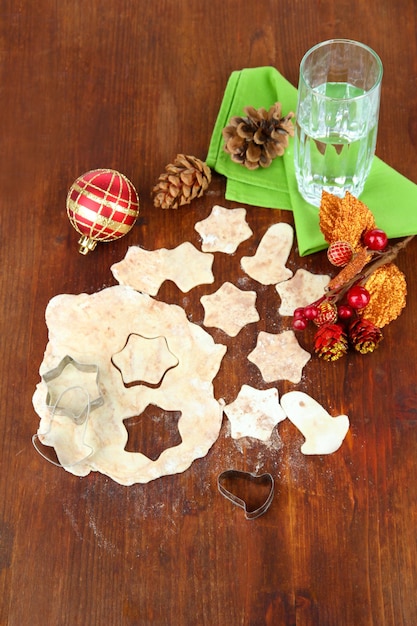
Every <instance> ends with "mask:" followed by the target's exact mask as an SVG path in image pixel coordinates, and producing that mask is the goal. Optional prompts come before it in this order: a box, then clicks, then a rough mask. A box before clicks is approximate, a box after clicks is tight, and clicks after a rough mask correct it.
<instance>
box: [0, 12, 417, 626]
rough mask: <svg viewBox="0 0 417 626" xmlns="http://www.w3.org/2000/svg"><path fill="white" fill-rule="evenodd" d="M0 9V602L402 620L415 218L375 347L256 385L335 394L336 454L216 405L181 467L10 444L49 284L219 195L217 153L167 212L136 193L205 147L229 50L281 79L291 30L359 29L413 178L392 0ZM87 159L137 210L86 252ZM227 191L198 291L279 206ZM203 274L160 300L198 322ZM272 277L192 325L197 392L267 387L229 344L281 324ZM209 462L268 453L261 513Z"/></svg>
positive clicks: (20, 621) (169, 620)
mask: <svg viewBox="0 0 417 626" xmlns="http://www.w3.org/2000/svg"><path fill="white" fill-rule="evenodd" d="M0 28H1V31H0V32H1V38H0V51H1V59H2V65H1V81H0V112H1V116H0V125H1V130H0V138H1V162H2V166H1V170H0V206H1V214H0V215H1V217H0V223H1V241H0V258H1V273H0V285H1V302H2V314H1V346H2V348H1V350H2V351H1V354H2V358H1V363H0V368H1V374H0V380H1V382H2V396H1V413H0V414H1V425H0V450H1V471H0V624H1V625H2V626H3V625H8V626H29V625H30V626H37V625H41V624H42V625H45V624H48V625H51V626H52V625H53V626H75V625H80V626H81V625H82V626H133V625H138V626H148V625H155V626H196V625H203V624H204V625H206V626H238V625H248V626H261V625H263V624H267V625H269V626H280V625H286V626H291V625H295V624H297V626H306V625H319V626H371V625H372V626H414V625H415V624H416V623H417V565H416V562H417V539H416V537H417V532H416V525H417V504H416V503H417V481H416V479H415V473H416V471H417V421H416V393H417V387H416V378H415V374H416V368H415V354H416V350H417V339H416V332H415V322H414V319H415V314H414V311H415V309H416V306H417V301H416V300H417V297H416V293H417V281H416V278H415V267H416V264H417V244H416V242H415V241H413V242H412V243H411V244H410V245H409V246H408V248H407V249H406V251H405V252H403V253H402V254H401V256H400V257H399V259H398V265H399V267H400V268H401V269H402V270H403V271H404V272H405V274H406V276H407V281H408V292H409V293H408V302H407V304H408V306H407V308H406V310H405V311H404V312H403V314H402V315H401V317H400V318H399V319H398V320H396V321H395V322H393V323H392V324H391V325H390V326H389V327H388V328H387V329H386V331H385V333H384V334H385V338H384V341H383V343H382V344H381V346H380V348H379V349H378V350H377V351H376V352H375V353H374V354H372V355H368V356H365V357H362V356H359V355H355V354H349V356H347V357H346V358H344V359H341V360H340V361H337V362H335V363H333V364H326V363H324V362H323V361H319V360H318V359H316V358H313V359H312V360H311V361H310V362H309V363H308V365H307V366H306V368H305V370H304V375H303V378H302V381H301V383H300V384H298V385H294V384H292V383H289V382H288V381H278V382H277V383H276V385H275V386H276V388H277V389H278V391H279V394H280V395H282V394H283V393H285V392H286V391H290V390H293V389H298V390H301V391H304V392H306V393H309V394H310V395H312V396H313V397H315V398H316V399H317V400H318V401H319V402H320V403H321V404H322V405H323V406H324V407H326V408H327V409H328V410H329V412H331V413H332V415H337V414H339V413H346V414H347V415H349V418H350V422H351V424H350V430H349V434H348V436H347V438H346V440H345V442H344V443H343V445H342V447H341V448H340V450H339V451H338V452H336V453H335V454H331V455H328V456H312V457H308V456H305V455H303V454H302V453H301V452H300V445H301V444H302V442H303V437H302V435H301V433H300V432H299V431H298V430H297V429H296V428H295V427H294V426H293V425H292V424H291V423H290V422H289V421H288V420H286V421H285V422H282V423H281V424H279V426H278V427H277V429H276V431H275V433H274V435H273V440H272V443H270V444H269V445H265V444H263V443H260V442H257V441H256V440H242V441H239V440H234V439H232V438H231V436H230V428H229V425H228V420H227V419H226V417H225V418H224V421H223V425H222V429H221V432H220V436H219V439H218V440H217V441H216V442H215V444H214V445H213V447H212V448H211V450H210V452H209V453H208V454H207V456H205V457H204V458H202V459H200V460H196V461H195V462H194V463H193V464H192V466H191V468H190V469H188V470H187V471H185V472H184V473H182V474H177V475H173V476H166V477H163V478H160V479H158V480H155V481H152V482H150V483H148V484H136V485H133V486H131V487H124V486H121V485H119V484H118V483H116V482H114V481H112V480H111V479H110V478H108V477H106V476H104V475H102V474H99V473H94V472H93V473H91V474H89V475H88V476H87V477H84V478H79V477H75V476H73V475H72V474H71V473H69V472H66V471H65V470H63V469H59V468H56V467H54V466H53V465H51V464H49V463H47V462H46V461H44V460H43V459H42V458H41V457H40V456H39V455H37V454H36V452H35V450H34V449H33V447H32V444H31V436H32V434H33V433H34V432H36V430H37V427H38V424H39V419H38V416H37V415H36V413H35V411H34V409H33V406H32V394H33V392H34V389H35V386H36V384H37V383H38V382H39V366H40V363H41V361H42V358H43V352H44V349H45V346H46V343H47V328H46V324H45V319H44V313H45V308H46V305H47V304H48V301H49V300H50V299H51V298H52V297H53V296H55V295H56V294H60V293H72V294H77V293H81V292H86V293H90V294H91V293H94V292H96V291H99V290H101V289H103V288H105V287H108V286H110V285H114V284H116V281H115V279H114V278H113V276H112V274H111V272H110V266H111V265H112V264H113V263H115V262H117V261H120V260H121V259H122V258H123V257H124V255H125V253H126V251H127V248H128V247H129V246H130V245H140V246H143V247H144V248H147V249H149V250H153V249H158V248H161V247H167V248H171V247H175V246H177V245H179V244H180V243H182V242H183V241H191V242H192V243H194V245H196V246H197V247H198V246H199V245H200V240H199V236H198V234H197V233H196V231H195V230H194V224H195V223H196V222H197V221H198V220H202V219H204V218H205V217H207V216H208V215H209V213H210V211H211V209H212V206H213V205H214V204H220V205H223V206H226V207H228V208H234V207H236V206H238V205H237V204H236V203H233V202H228V201H226V200H225V198H224V192H225V180H224V178H222V177H221V176H220V175H217V174H214V176H213V181H212V184H211V185H210V188H209V192H208V193H207V194H206V195H205V196H204V197H203V198H202V199H199V200H197V201H195V202H194V203H193V204H191V205H190V206H188V207H184V208H182V209H180V210H178V211H163V210H161V209H155V208H154V207H153V204H152V198H151V194H150V191H151V188H152V186H153V185H154V184H155V182H156V180H157V178H158V176H159V174H160V173H161V172H162V171H163V169H164V167H165V165H166V164H167V163H169V162H170V161H172V159H173V158H174V157H175V155H176V154H177V153H179V152H182V153H186V154H190V155H195V156H197V157H199V158H201V159H205V157H206V154H207V148H208V144H209V140H210V137H211V133H212V129H213V126H214V123H215V120H216V116H217V112H218V109H219V106H220V102H221V99H222V95H223V91H224V88H225V85H226V82H227V79H228V77H229V75H230V73H231V72H232V71H233V70H236V69H241V68H244V67H256V66H261V65H272V66H275V67H277V68H278V69H279V70H280V71H281V73H283V74H284V75H285V76H286V77H287V78H288V80H290V81H291V82H292V83H293V84H296V83H297V79H298V67H299V63H300V60H301V57H302V55H303V53H304V52H305V51H306V50H307V49H308V48H309V47H310V46H311V45H313V44H315V43H317V42H319V41H320V40H325V39H328V38H332V37H347V38H353V39H357V40H360V41H363V42H365V43H367V44H368V45H370V46H371V47H373V48H374V49H375V50H377V51H378V52H379V54H380V56H381V57H382V60H383V64H384V71H385V73H384V80H383V94H382V104H381V116H380V131H379V138H378V147H377V154H378V155H379V156H380V157H381V158H382V159H383V160H385V161H386V162H387V163H389V164H390V165H391V166H393V167H394V168H396V169H397V170H398V171H400V172H401V173H402V174H404V175H405V176H407V177H408V178H410V179H411V180H412V181H414V182H416V183H417V173H416V169H415V160H416V147H415V146H416V145H417V121H416V120H417V117H416V114H415V112H416V107H417V89H416V84H417V49H416V48H417V40H416V36H415V33H416V29H417V17H416V10H415V3H414V2H413V0H397V2H392V1H391V0H379V1H378V2H377V1H376V0H368V2H366V3H365V2H362V0H349V2H348V1H347V0H339V1H338V2H336V3H335V2H333V1H332V0H311V1H307V0H305V1H304V2H303V1H299V0H295V1H294V0H293V1H292V2H290V1H289V0H282V1H281V2H273V1H272V0H266V1H265V2H263V3H259V2H253V1H249V0H248V1H246V2H241V1H239V0H226V1H225V0H211V2H195V1H193V0H182V1H181V2H177V1H174V0H165V1H162V0H155V1H154V2H145V1H142V2H135V1H133V0H120V1H118V2H109V1H106V0H104V1H103V0H102V1H101V2H98V1H97V0H91V1H90V2H81V1H79V0H75V1H72V2H68V1H64V0H63V1H60V2H48V1H47V0H38V1H37V2H30V1H29V0H14V1H13V2H11V1H10V0H5V1H4V2H3V6H2V18H1V23H0ZM97 167H110V168H114V169H116V170H118V171H120V172H122V173H124V174H125V175H126V176H127V177H128V178H130V180H132V182H134V184H135V185H136V187H137V188H138V190H139V193H140V197H141V211H140V216H139V219H138V221H137V224H136V226H135V227H134V229H133V231H132V232H131V233H130V234H129V235H128V236H127V237H125V238H122V239H120V240H118V241H117V242H114V243H110V244H100V245H98V247H97V249H96V250H95V251H94V252H93V253H90V254H89V255H87V256H85V257H84V256H82V255H80V254H79V253H78V250H77V234H76V233H75V231H74V230H73V229H72V227H71V226H70V224H69V222H68V219H67V216H66V211H65V199H66V194H67V191H68V188H69V187H70V185H71V184H72V183H73V181H74V180H75V179H76V178H77V177H78V176H79V175H80V174H82V173H83V172H85V171H87V170H90V169H93V168H97ZM246 208H247V220H248V223H249V224H250V226H251V228H252V229H253V231H254V236H253V238H251V239H250V240H248V241H246V242H244V243H243V244H242V245H241V246H240V247H239V249H238V252H237V253H236V254H235V255H232V256H227V255H217V257H216V263H215V283H214V284H213V285H212V286H210V289H211V291H214V290H215V289H216V288H218V287H219V286H220V285H221V284H222V283H223V282H224V281H225V280H230V281H231V282H235V281H237V280H238V279H239V277H240V276H242V272H241V270H240V268H239V259H240V257H241V256H243V255H244V254H253V253H254V251H255V250H256V246H257V245H258V243H259V241H260V238H261V237H262V235H263V233H264V232H265V231H266V229H267V228H268V227H269V226H270V225H271V224H273V223H276V222H279V221H285V222H289V223H292V214H291V213H289V212H284V211H282V212H280V211H273V210H269V209H262V208H254V207H250V206H247V207H246ZM393 210H395V207H393ZM220 257H222V258H220ZM289 267H290V268H291V269H292V270H294V271H295V270H296V269H297V268H298V267H304V268H306V269H309V270H310V271H313V272H315V273H322V272H326V271H328V270H329V265H328V263H327V260H326V256H325V253H324V252H321V253H317V254H314V255H312V256H309V257H305V258H303V259H301V258H300V257H299V256H298V253H297V250H296V247H294V250H293V252H292V254H291V257H290V260H289ZM250 284H251V285H252V284H254V283H250ZM203 292H204V289H201V288H197V289H195V290H191V291H190V292H189V293H188V294H186V296H185V295H184V294H183V293H181V292H180V291H179V290H178V288H177V287H176V286H175V285H174V284H173V283H164V285H163V286H162V288H161V290H160V292H159V293H158V296H157V299H160V300H164V301H166V302H169V303H178V304H180V305H181V306H184V307H185V309H186V312H187V315H188V316H189V318H190V319H192V321H193V322H195V323H196V324H199V325H202V320H203V309H202V306H201V304H200V301H199V298H200V296H201V294H202V293H203ZM206 292H207V289H206ZM271 294H272V291H271V289H269V288H263V289H259V295H258V298H259V299H258V305H259V311H260V314H261V321H260V322H259V323H256V324H252V325H250V326H248V327H247V328H245V329H244V330H243V331H242V333H241V334H240V335H239V336H238V337H237V338H235V339H232V338H230V337H228V336H227V335H226V334H225V333H222V331H216V330H208V332H210V333H211V334H212V335H213V337H215V339H216V341H219V342H221V343H224V344H225V345H227V347H228V351H227V353H226V356H225V358H224V360H223V362H222V365H221V368H220V371H219V374H218V376H217V377H216V379H215V381H214V388H215V394H216V397H217V398H224V399H225V401H226V402H231V401H232V400H233V399H234V397H235V396H236V394H237V393H238V391H239V389H240V386H241V385H242V384H243V383H248V384H252V385H254V386H260V387H261V388H268V387H271V386H274V385H266V384H265V383H264V382H263V381H262V377H261V376H260V374H259V371H258V370H257V369H256V367H255V366H254V365H253V364H251V363H249V362H248V361H247V359H246V354H247V353H248V351H249V350H250V349H252V348H253V347H254V345H255V342H256V337H257V333H258V332H259V330H266V331H269V332H278V331H279V330H280V329H282V328H283V327H284V326H285V324H287V325H288V323H289V320H288V319H287V320H284V319H280V317H279V316H278V315H277V306H278V302H279V301H278V298H277V297H274V298H273V297H272V295H271ZM262 386H263V387H262ZM151 426H152V422H150V424H148V427H147V428H146V429H145V430H144V433H142V436H143V437H145V436H146V441H147V442H149V440H152V438H153V433H152V430H151ZM145 443H146V442H145V441H144V442H143V445H145ZM137 445H138V446H140V442H137ZM229 468H235V469H240V470H246V471H249V472H258V473H259V472H262V471H265V472H270V473H271V474H272V475H273V477H274V479H275V487H276V494H275V498H274V501H273V503H272V505H271V508H270V509H269V510H268V512H267V513H266V514H265V515H264V516H263V517H260V518H259V519H257V520H253V521H247V520H246V519H245V517H244V515H243V511H242V510H241V509H239V508H238V507H234V506H233V505H232V504H231V503H229V502H228V501H227V500H225V499H224V498H222V497H221V495H220V494H219V493H218V491H217V486H216V479H217V476H218V474H219V473H220V472H222V471H223V470H226V469H229Z"/></svg>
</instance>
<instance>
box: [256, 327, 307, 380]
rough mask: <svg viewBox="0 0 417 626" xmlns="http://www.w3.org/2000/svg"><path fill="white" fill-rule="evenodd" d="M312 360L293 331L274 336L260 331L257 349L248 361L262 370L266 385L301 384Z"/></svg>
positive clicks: (285, 331)
mask: <svg viewBox="0 0 417 626" xmlns="http://www.w3.org/2000/svg"><path fill="white" fill-rule="evenodd" d="M310 359H311V354H310V353H309V352H307V351H306V350H304V349H303V348H302V347H301V346H300V344H299V343H298V341H297V338H296V336H295V333H294V331H293V330H284V331H283V332H281V333H278V334H273V333H267V332H265V331H263V330H261V331H260V333H259V335H258V339H257V342H256V347H255V348H254V349H253V350H252V352H251V353H250V354H249V355H248V360H249V361H251V362H252V363H254V364H255V365H256V366H257V368H258V369H259V370H260V372H261V374H262V377H263V379H264V381H265V382H266V383H272V382H275V381H277V380H289V381H290V382H292V383H299V382H300V381H301V378H302V374H303V368H304V366H305V365H306V363H308V361H309V360H310Z"/></svg>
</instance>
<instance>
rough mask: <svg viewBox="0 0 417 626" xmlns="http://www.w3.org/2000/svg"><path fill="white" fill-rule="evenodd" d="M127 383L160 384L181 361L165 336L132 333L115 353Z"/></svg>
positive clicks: (118, 366) (117, 363)
mask: <svg viewBox="0 0 417 626" xmlns="http://www.w3.org/2000/svg"><path fill="white" fill-rule="evenodd" d="M112 361H113V363H114V365H115V366H116V367H117V369H118V370H120V373H121V375H122V378H123V382H124V384H125V385H127V386H128V385H132V384H136V385H138V384H140V383H148V384H150V385H158V384H159V383H160V382H161V380H162V378H163V377H164V375H165V373H166V372H167V371H168V370H170V369H172V368H173V367H176V366H177V365H178V363H179V361H178V359H177V357H176V356H175V355H174V354H172V352H171V351H170V349H169V347H168V343H167V340H166V338H165V337H151V338H148V337H142V336H141V335H136V334H131V335H129V337H128V340H127V342H126V345H125V347H124V348H123V350H121V351H120V352H117V353H116V354H114V355H113V357H112Z"/></svg>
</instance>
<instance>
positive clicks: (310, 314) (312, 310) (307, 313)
mask: <svg viewBox="0 0 417 626" xmlns="http://www.w3.org/2000/svg"><path fill="white" fill-rule="evenodd" d="M318 314H319V308H318V307H317V306H316V305H315V304H309V305H308V306H306V307H305V308H304V317H306V318H307V319H308V320H314V319H316V317H317V315H318Z"/></svg>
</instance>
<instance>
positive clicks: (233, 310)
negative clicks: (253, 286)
mask: <svg viewBox="0 0 417 626" xmlns="http://www.w3.org/2000/svg"><path fill="white" fill-rule="evenodd" d="M200 302H201V304H202V305H203V307H204V321H203V324H204V326H207V327H215V328H220V329H221V330H223V331H224V332H225V333H227V334H228V335H230V337H236V335H237V334H238V333H239V332H240V331H241V330H242V328H243V327H244V326H246V324H249V323H251V322H258V321H259V319H260V318H259V313H258V311H257V310H256V307H255V302H256V292H255V291H242V290H241V289H238V287H235V285H233V284H232V283H229V282H225V283H223V285H222V286H221V287H220V288H219V289H218V290H217V291H216V292H214V293H212V294H210V295H208V296H202V297H201V298H200Z"/></svg>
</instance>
